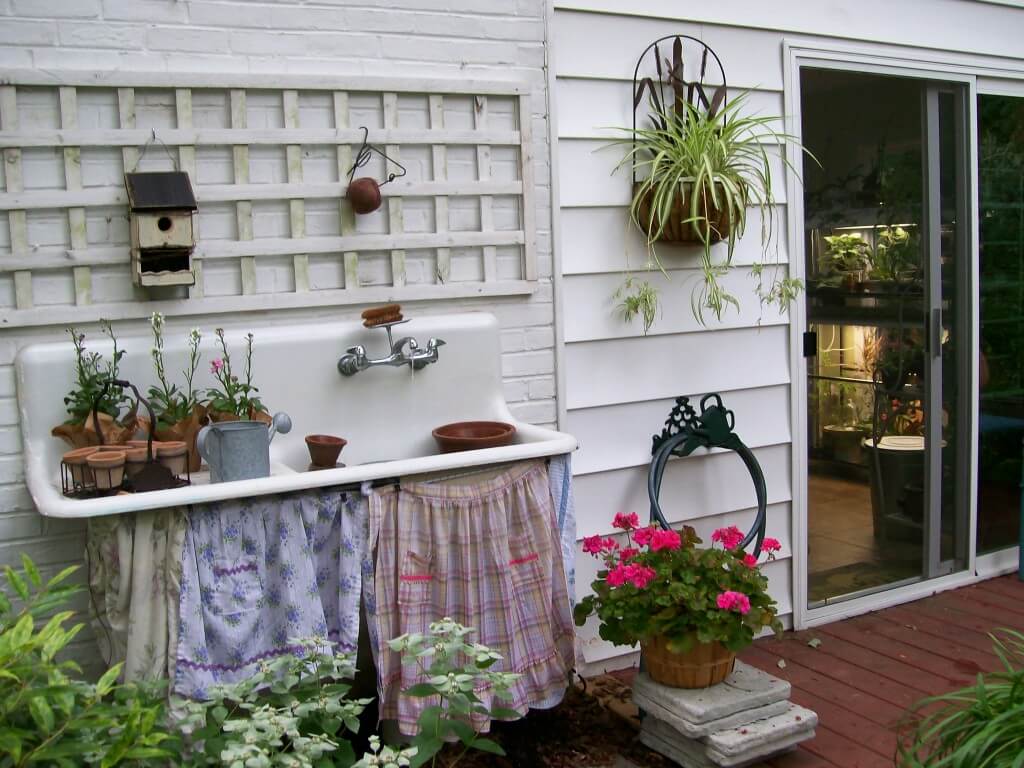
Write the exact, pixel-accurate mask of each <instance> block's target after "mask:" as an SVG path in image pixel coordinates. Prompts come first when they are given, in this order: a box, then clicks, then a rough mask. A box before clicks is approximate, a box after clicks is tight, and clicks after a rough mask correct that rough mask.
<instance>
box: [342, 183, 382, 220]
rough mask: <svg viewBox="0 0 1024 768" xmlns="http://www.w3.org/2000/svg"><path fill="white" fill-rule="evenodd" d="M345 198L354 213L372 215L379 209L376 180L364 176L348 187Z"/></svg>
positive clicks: (378, 187) (378, 189)
mask: <svg viewBox="0 0 1024 768" xmlns="http://www.w3.org/2000/svg"><path fill="white" fill-rule="evenodd" d="M345 197H347V198H348V201H349V203H351V204H352V210H353V211H355V212H356V213H373V212H374V211H376V210H377V209H378V208H380V204H381V197H380V185H379V184H378V183H377V182H376V180H374V179H371V178H370V177H368V176H364V177H362V178H360V179H356V180H355V181H353V182H352V183H351V184H349V185H348V190H347V191H346V192H345Z"/></svg>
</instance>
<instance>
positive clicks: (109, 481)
mask: <svg viewBox="0 0 1024 768" xmlns="http://www.w3.org/2000/svg"><path fill="white" fill-rule="evenodd" d="M147 444H148V441H146V440H129V441H127V442H126V443H125V444H123V445H91V446H88V447H85V448H76V449H75V450H73V451H68V452H67V453H65V454H64V455H63V456H62V457H61V461H62V462H63V463H64V464H65V465H66V466H67V467H68V470H69V472H70V475H71V484H72V490H75V491H80V490H88V489H93V488H95V489H96V490H97V491H113V490H117V489H118V488H120V487H121V485H122V483H123V482H124V479H125V475H127V476H128V478H129V479H130V478H132V477H133V476H135V475H136V474H138V473H139V472H140V471H141V470H142V468H143V467H144V466H145V465H146V463H147V460H148V450H149V449H148V447H147ZM153 460H154V461H157V462H159V463H160V464H163V465H164V466H165V467H167V469H168V470H169V471H170V473H171V474H172V475H174V476H175V477H178V476H180V475H183V474H184V473H185V469H186V465H187V463H188V446H187V445H186V444H185V443H184V442H182V441H167V442H158V441H156V440H154V441H153Z"/></svg>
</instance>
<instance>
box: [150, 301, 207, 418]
mask: <svg viewBox="0 0 1024 768" xmlns="http://www.w3.org/2000/svg"><path fill="white" fill-rule="evenodd" d="M149 324H150V327H151V328H152V329H153V348H152V349H151V350H150V355H151V357H152V358H153V367H154V368H155V369H156V378H157V381H158V382H159V385H158V386H152V387H150V388H149V391H148V392H147V393H146V394H147V395H148V396H149V403H150V405H152V406H153V412H154V413H155V415H156V418H157V428H158V429H166V428H170V427H172V426H174V425H175V424H177V423H178V422H181V421H184V420H185V419H187V418H189V417H190V416H191V415H192V413H193V412H194V411H195V410H196V409H197V408H198V407H199V406H200V405H201V403H200V401H199V396H198V395H197V393H196V390H195V389H194V388H193V386H192V380H193V379H194V378H195V375H196V370H197V369H198V368H199V359H200V357H202V355H201V353H200V352H199V342H200V341H202V338H203V337H202V335H201V334H200V333H199V329H198V328H193V329H192V330H191V331H189V334H188V367H187V368H185V370H184V371H182V375H183V376H184V377H185V387H184V389H178V386H177V384H171V383H169V382H168V381H167V369H166V368H165V367H164V316H163V315H162V314H160V313H159V312H154V313H153V314H152V316H151V317H150V319H149Z"/></svg>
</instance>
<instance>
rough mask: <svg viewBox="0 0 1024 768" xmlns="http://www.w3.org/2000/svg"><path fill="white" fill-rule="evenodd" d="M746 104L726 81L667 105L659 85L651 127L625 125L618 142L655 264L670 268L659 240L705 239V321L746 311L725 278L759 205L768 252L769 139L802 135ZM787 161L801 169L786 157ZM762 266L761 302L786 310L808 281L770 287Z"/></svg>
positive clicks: (633, 211)
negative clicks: (718, 255) (707, 95)
mask: <svg viewBox="0 0 1024 768" xmlns="http://www.w3.org/2000/svg"><path fill="white" fill-rule="evenodd" d="M746 102H747V93H746V92H744V93H741V94H740V95H738V96H737V97H735V98H733V99H732V100H729V101H726V97H725V89H724V87H722V88H719V89H718V90H717V91H716V92H715V94H714V96H713V98H712V99H711V100H710V103H708V102H703V101H702V100H692V101H691V100H688V99H679V98H677V99H676V100H675V103H674V104H673V106H672V108H670V109H666V108H662V106H661V100H660V99H658V98H657V96H656V94H655V92H654V89H653V88H651V100H650V104H651V113H650V118H651V126H650V127H648V128H632V129H629V128H627V129H624V130H625V131H626V132H627V133H628V134H629V135H628V137H627V138H623V139H618V140H615V141H614V142H613V144H616V145H623V144H626V145H629V149H628V151H627V152H626V156H625V157H624V158H623V160H622V161H621V162H620V163H619V165H618V166H617V167H616V169H618V168H621V167H623V166H629V167H631V168H632V169H633V171H634V176H635V178H638V180H637V181H636V182H635V183H634V185H633V199H632V202H631V203H630V209H629V212H630V218H631V220H632V222H633V223H634V224H635V225H636V226H637V227H638V228H639V229H640V230H641V231H643V232H644V233H646V238H647V247H648V251H649V253H650V258H651V265H652V266H656V267H657V268H658V269H660V270H661V271H662V272H664V271H665V270H664V268H663V267H662V264H661V261H660V260H659V259H658V255H657V252H656V249H655V245H656V244H657V243H658V242H696V243H699V244H700V245H701V248H702V251H701V263H700V268H701V274H702V278H703V280H702V282H701V284H700V286H699V287H698V288H695V289H694V293H693V295H692V296H691V305H692V309H693V313H694V316H695V317H696V318H697V320H698V321H699V322H700V323H702V324H703V323H704V310H705V309H710V310H711V311H712V312H714V314H715V317H716V318H718V319H719V320H720V319H721V318H722V313H723V312H724V311H725V309H726V308H727V306H728V305H732V306H734V307H736V308H737V309H739V301H738V300H737V299H736V297H735V296H733V295H731V294H730V293H729V292H728V291H727V290H726V289H725V288H724V287H723V286H722V284H721V282H720V279H721V278H722V277H723V276H724V275H725V274H726V273H727V272H728V270H729V268H730V266H731V264H732V257H733V252H734V250H735V247H736V241H737V240H738V239H739V238H740V237H742V236H743V233H744V231H745V229H746V225H747V213H748V211H749V209H750V208H752V207H756V208H758V209H759V210H760V212H761V242H762V245H763V247H764V250H765V252H767V251H768V249H769V246H770V244H771V241H772V237H773V232H774V209H773V205H772V176H771V168H770V164H769V154H768V151H767V149H766V145H768V144H779V145H781V144H784V143H785V142H787V141H795V139H794V138H793V137H792V136H790V135H789V134H786V133H782V132H780V131H777V130H776V129H775V128H774V127H773V125H774V124H775V123H776V122H777V120H778V118H774V117H761V116H754V115H745V114H743V110H744V107H745V106H746ZM805 151H806V150H805ZM782 160H783V162H784V163H785V165H786V167H787V168H789V169H790V170H792V171H793V172H794V173H795V172H796V168H794V167H793V165H792V163H790V162H789V160H788V158H786V157H785V155H783V157H782ZM722 240H724V241H725V242H726V244H727V248H726V254H725V258H724V259H723V260H720V261H715V260H714V259H713V258H712V250H711V246H712V245H714V244H715V243H716V242H719V241H722ZM758 267H759V270H758V272H757V277H758V282H759V285H761V286H762V289H761V290H759V291H758V295H759V297H760V298H761V301H762V302H763V303H773V302H776V303H778V304H779V306H780V311H784V310H785V309H786V308H787V307H788V305H789V302H790V301H791V300H792V298H793V297H794V296H795V295H796V293H797V292H798V291H799V289H800V288H801V285H800V281H799V280H796V279H794V278H782V279H781V280H778V279H776V280H773V281H772V282H771V284H770V285H769V287H768V288H767V289H764V288H763V282H762V281H761V279H760V278H761V274H762V273H761V271H760V270H761V269H763V265H758ZM648 327H649V326H648ZM646 330H647V328H645V332H646Z"/></svg>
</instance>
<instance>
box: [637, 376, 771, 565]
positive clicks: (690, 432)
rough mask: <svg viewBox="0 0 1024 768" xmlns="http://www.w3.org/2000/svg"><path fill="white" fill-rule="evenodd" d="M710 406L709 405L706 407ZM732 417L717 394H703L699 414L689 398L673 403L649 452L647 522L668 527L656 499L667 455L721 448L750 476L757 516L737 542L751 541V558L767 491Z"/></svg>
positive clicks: (760, 538) (760, 535) (760, 534)
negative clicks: (649, 517) (729, 451)
mask: <svg viewBox="0 0 1024 768" xmlns="http://www.w3.org/2000/svg"><path fill="white" fill-rule="evenodd" d="M709 403H710V405H709ZM735 426H736V418H735V415H734V414H733V412H732V411H730V410H728V409H727V408H726V407H725V406H724V405H723V404H722V396H721V395H719V394H718V393H712V394H708V395H705V396H704V397H702V398H701V400H700V413H699V414H698V413H697V411H696V410H695V409H694V408H693V406H692V405H690V398H688V397H677V398H676V403H675V405H674V406H673V408H672V411H671V412H670V413H669V416H668V419H666V420H665V427H664V428H663V429H662V430H661V433H660V434H658V435H654V437H653V440H652V442H653V446H652V449H651V453H652V455H653V457H654V458H653V459H652V460H651V469H650V473H649V474H648V477H647V493H648V496H649V497H650V502H651V521H652V522H653V521H657V522H658V523H659V524H660V525H661V527H662V528H668V527H669V524H668V520H666V518H665V515H664V514H663V513H662V511H661V504H660V503H659V501H658V496H659V494H660V492H661V480H662V477H663V475H664V473H665V465H666V464H667V463H668V460H669V458H670V457H671V456H680V457H682V456H689V455H690V454H691V453H693V452H694V451H695V450H697V449H698V448H725V449H727V450H731V451H735V452H736V453H737V454H739V457H740V459H742V460H743V464H744V465H745V466H746V468H747V471H748V472H749V473H750V477H751V480H753V483H754V492H755V493H756V494H757V516H756V517H755V518H754V525H753V526H752V527H751V529H750V531H749V532H748V533H747V535H746V536H744V538H743V541H742V542H740V545H739V546H740V547H746V546H747V545H748V544H749V543H751V542H754V552H753V554H754V557H757V556H758V555H759V554H760V553H761V544H762V543H763V542H764V537H765V530H766V527H767V514H768V491H767V488H766V486H765V481H764V472H763V471H762V470H761V465H760V464H759V463H758V461H757V458H756V457H755V456H754V454H753V452H752V451H751V450H750V449H749V448H748V447H747V446H746V445H745V444H744V442H743V441H742V440H740V438H739V436H738V435H737V434H736V433H735V432H734V431H733V429H734V427H735Z"/></svg>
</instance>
